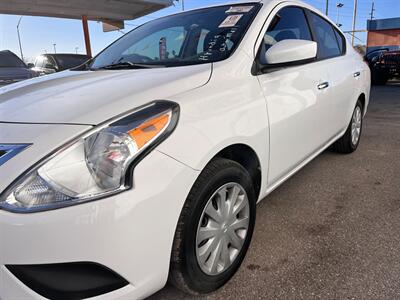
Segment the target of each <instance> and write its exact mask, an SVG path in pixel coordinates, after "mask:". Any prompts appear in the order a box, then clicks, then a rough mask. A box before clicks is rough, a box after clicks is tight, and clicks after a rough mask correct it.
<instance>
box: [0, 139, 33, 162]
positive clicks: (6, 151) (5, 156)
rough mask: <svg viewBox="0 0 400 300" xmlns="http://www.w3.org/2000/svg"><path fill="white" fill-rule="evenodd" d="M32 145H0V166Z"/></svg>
mask: <svg viewBox="0 0 400 300" xmlns="http://www.w3.org/2000/svg"><path fill="white" fill-rule="evenodd" d="M30 145H31V144H0V166H1V165H3V164H5V163H6V162H7V161H8V160H10V159H11V158H13V157H14V156H15V155H17V154H18V153H20V152H22V151H23V150H25V149H26V148H27V147H29V146H30Z"/></svg>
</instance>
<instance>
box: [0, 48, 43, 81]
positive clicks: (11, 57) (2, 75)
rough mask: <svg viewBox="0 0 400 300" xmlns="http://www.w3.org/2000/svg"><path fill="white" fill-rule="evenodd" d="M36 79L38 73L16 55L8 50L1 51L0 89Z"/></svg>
mask: <svg viewBox="0 0 400 300" xmlns="http://www.w3.org/2000/svg"><path fill="white" fill-rule="evenodd" d="M32 77H36V73H35V72H34V71H31V70H30V69H29V68H28V66H27V65H26V64H25V63H24V62H23V61H22V60H21V59H20V58H19V57H18V56H16V55H15V54H14V53H12V52H11V51H8V50H3V51H0V87H1V86H5V85H7V84H11V83H16V82H19V81H22V80H25V79H29V78H32Z"/></svg>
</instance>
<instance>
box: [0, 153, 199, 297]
mask: <svg viewBox="0 0 400 300" xmlns="http://www.w3.org/2000/svg"><path fill="white" fill-rule="evenodd" d="M197 176H198V171H195V170H193V169H191V168H189V167H187V166H185V165H183V164H182V163H180V162H177V161H176V160H174V159H173V158H170V157H168V156H166V155H164V154H162V153H160V152H158V151H153V152H151V153H150V154H149V155H148V156H147V157H146V158H145V159H144V160H143V161H141V163H140V164H138V166H137V167H136V168H135V170H134V176H133V180H134V187H133V189H131V190H129V191H126V192H124V193H121V194H119V195H115V196H112V197H109V198H106V199H103V200H99V201H95V202H90V203H86V204H82V205H77V206H73V207H68V208H63V209H59V210H53V211H48V212H41V213H34V214H14V213H9V212H6V211H0V245H1V247H0V299H2V300H9V299H11V300H13V299H43V297H42V296H40V295H39V294H37V293H35V292H34V291H33V290H32V289H30V288H29V287H28V286H26V285H24V284H23V283H22V282H21V281H19V280H18V279H17V278H16V277H15V276H14V275H13V274H12V273H11V272H10V271H9V270H8V269H7V268H6V267H5V266H6V265H41V264H59V263H73V262H93V263H96V264H100V265H103V266H105V267H107V268H109V269H110V270H112V271H114V272H115V273H117V274H118V275H119V276H121V277H122V278H124V279H125V280H126V281H127V282H128V285H126V286H125V287H124V288H121V289H119V290H116V291H114V292H111V293H108V294H104V295H102V296H101V298H102V299H143V298H145V297H147V296H149V295H151V294H152V293H154V292H156V291H157V290H159V289H161V288H162V287H163V286H164V285H165V283H166V281H167V278H168V272H169V262H170V255H171V247H172V243H173V238H174V234H175V229H176V225H177V221H178V218H179V215H180V212H181V209H182V206H183V204H184V201H185V199H186V197H187V195H188V193H189V190H190V188H191V187H192V185H193V183H194V181H195V180H196V178H197Z"/></svg>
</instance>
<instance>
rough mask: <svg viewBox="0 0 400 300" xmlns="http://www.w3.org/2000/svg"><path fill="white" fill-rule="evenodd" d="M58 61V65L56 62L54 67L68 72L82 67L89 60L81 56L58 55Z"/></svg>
mask: <svg viewBox="0 0 400 300" xmlns="http://www.w3.org/2000/svg"><path fill="white" fill-rule="evenodd" d="M56 60H57V64H56V63H55V62H54V65H58V67H59V68H60V69H61V70H66V69H71V68H75V67H77V66H80V65H82V64H83V63H85V62H86V61H88V60H89V58H88V57H87V56H80V55H79V56H78V55H57V56H56Z"/></svg>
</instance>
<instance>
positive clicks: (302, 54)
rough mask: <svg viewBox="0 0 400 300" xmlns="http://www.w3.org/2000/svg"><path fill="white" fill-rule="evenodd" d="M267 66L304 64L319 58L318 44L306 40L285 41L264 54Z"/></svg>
mask: <svg viewBox="0 0 400 300" xmlns="http://www.w3.org/2000/svg"><path fill="white" fill-rule="evenodd" d="M264 55H265V57H264V60H263V61H264V62H265V64H266V65H267V66H269V65H271V66H274V65H285V64H288V65H290V64H302V63H305V62H308V61H310V60H313V59H315V58H316V57H317V43H316V42H314V41H306V40H291V39H290V40H283V41H280V42H277V43H276V44H274V45H273V46H271V47H270V48H269V49H268V50H267V51H266V52H265V53H264Z"/></svg>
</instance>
